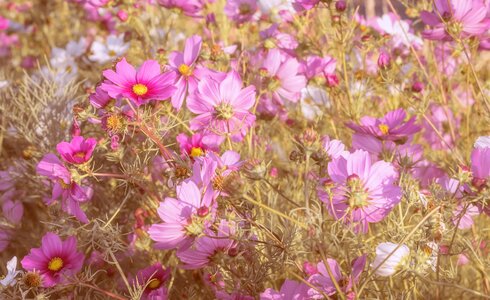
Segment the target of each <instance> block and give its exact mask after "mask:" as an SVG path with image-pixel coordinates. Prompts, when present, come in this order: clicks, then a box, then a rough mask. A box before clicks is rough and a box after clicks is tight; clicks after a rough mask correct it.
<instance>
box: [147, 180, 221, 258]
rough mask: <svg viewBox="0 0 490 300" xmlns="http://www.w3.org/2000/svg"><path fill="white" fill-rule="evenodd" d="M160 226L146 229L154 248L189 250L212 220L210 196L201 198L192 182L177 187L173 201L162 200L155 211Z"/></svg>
mask: <svg viewBox="0 0 490 300" xmlns="http://www.w3.org/2000/svg"><path fill="white" fill-rule="evenodd" d="M157 212H158V215H159V216H160V218H161V219H162V221H163V223H160V224H153V225H152V226H151V227H150V228H149V229H148V234H149V235H150V238H151V239H152V240H154V241H155V242H156V244H155V248H157V249H175V248H179V249H181V250H183V249H187V248H189V247H190V246H191V245H192V243H193V242H194V240H195V239H196V238H197V237H198V236H200V235H201V234H202V233H203V232H204V231H205V229H206V227H207V226H208V225H209V223H210V222H212V221H213V219H214V213H215V207H214V205H213V194H212V191H211V192H207V193H206V194H204V196H202V195H201V191H200V190H199V188H198V187H197V186H196V184H195V183H194V182H192V181H187V182H183V183H181V184H180V185H179V186H177V199H175V198H169V197H167V198H165V200H164V201H163V202H161V203H160V207H159V208H158V210H157Z"/></svg>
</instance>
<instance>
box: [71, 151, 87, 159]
mask: <svg viewBox="0 0 490 300" xmlns="http://www.w3.org/2000/svg"><path fill="white" fill-rule="evenodd" d="M73 156H75V157H76V158H85V153H84V152H77V153H75V155H73Z"/></svg>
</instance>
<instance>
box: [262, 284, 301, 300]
mask: <svg viewBox="0 0 490 300" xmlns="http://www.w3.org/2000/svg"><path fill="white" fill-rule="evenodd" d="M309 289H310V287H309V286H308V285H306V284H304V283H301V282H297V281H294V280H289V279H286V280H285V281H284V283H283V284H282V286H281V289H280V290H279V291H276V290H274V289H271V288H268V289H266V290H265V291H264V292H263V293H261V294H260V300H283V299H288V300H303V299H307V297H308V290H309Z"/></svg>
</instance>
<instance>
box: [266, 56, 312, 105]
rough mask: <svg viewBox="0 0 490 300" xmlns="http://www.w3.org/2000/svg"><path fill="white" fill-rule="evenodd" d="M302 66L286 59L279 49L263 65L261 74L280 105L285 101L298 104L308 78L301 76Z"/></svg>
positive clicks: (289, 58) (292, 59)
mask: <svg viewBox="0 0 490 300" xmlns="http://www.w3.org/2000/svg"><path fill="white" fill-rule="evenodd" d="M299 71H300V64H299V63H298V61H297V60H296V59H295V58H291V57H286V56H284V55H283V54H281V51H280V50H279V49H271V50H270V51H269V53H268V54H267V57H266V59H265V61H264V63H263V64H262V69H261V74H262V76H263V77H264V78H263V80H264V83H265V84H266V86H267V90H268V91H270V92H272V99H273V100H274V101H276V102H278V103H280V104H283V103H284V102H283V100H289V101H292V102H297V101H298V100H299V98H300V95H301V90H302V89H303V88H304V87H305V86H306V78H305V77H304V76H303V75H299V74H298V73H299Z"/></svg>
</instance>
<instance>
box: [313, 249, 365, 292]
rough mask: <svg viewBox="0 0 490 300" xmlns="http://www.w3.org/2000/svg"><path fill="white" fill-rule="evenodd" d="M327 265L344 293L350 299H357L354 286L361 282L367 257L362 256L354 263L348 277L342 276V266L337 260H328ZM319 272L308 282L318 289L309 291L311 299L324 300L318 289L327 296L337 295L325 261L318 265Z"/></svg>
mask: <svg viewBox="0 0 490 300" xmlns="http://www.w3.org/2000/svg"><path fill="white" fill-rule="evenodd" d="M327 264H328V266H329V269H330V271H331V272H332V275H333V276H332V277H333V278H334V279H335V281H336V282H337V284H338V286H339V287H340V289H341V290H342V292H343V293H345V295H346V296H348V299H355V297H354V295H353V291H352V286H353V285H354V284H355V283H357V282H358V281H359V277H360V275H361V273H362V272H363V271H364V267H365V266H366V255H362V256H360V257H358V258H356V259H355V260H354V261H353V262H352V270H351V272H350V274H349V275H348V276H345V275H343V274H342V270H341V269H340V265H339V264H338V263H337V261H336V260H335V259H331V258H327ZM317 270H318V273H316V274H313V275H311V276H310V277H309V278H308V282H309V283H311V284H312V285H314V286H315V287H316V289H314V288H309V289H308V295H309V296H310V297H311V298H309V299H324V298H323V295H322V294H321V293H320V292H319V291H318V289H319V290H320V291H322V292H323V293H324V294H326V295H327V296H332V295H334V294H335V293H337V289H336V288H335V284H334V282H333V281H332V278H331V277H330V275H329V273H328V270H327V267H326V266H325V263H324V262H323V261H321V262H319V263H318V264H317Z"/></svg>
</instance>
